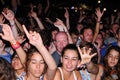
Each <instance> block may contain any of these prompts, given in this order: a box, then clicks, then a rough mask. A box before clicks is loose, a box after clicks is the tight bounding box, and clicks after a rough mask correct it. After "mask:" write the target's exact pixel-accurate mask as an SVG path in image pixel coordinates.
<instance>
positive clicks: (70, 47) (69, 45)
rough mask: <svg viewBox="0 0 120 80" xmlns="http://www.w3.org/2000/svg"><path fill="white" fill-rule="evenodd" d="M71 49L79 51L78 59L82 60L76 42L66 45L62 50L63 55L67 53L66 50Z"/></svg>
mask: <svg viewBox="0 0 120 80" xmlns="http://www.w3.org/2000/svg"><path fill="white" fill-rule="evenodd" d="M69 49H70V50H75V51H77V55H78V59H80V60H81V58H80V54H79V51H78V49H77V47H76V45H75V44H68V45H67V46H66V47H64V48H63V50H62V54H61V56H62V57H63V56H64V54H65V51H66V50H69Z"/></svg>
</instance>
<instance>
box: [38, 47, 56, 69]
mask: <svg viewBox="0 0 120 80" xmlns="http://www.w3.org/2000/svg"><path fill="white" fill-rule="evenodd" d="M36 48H37V49H38V50H39V52H40V53H41V55H42V56H43V58H44V60H45V62H46V64H47V66H48V69H49V70H55V69H56V68H57V66H56V63H55V61H54V59H53V58H52V56H51V54H50V53H49V52H48V51H47V49H46V48H45V46H44V45H37V46H36Z"/></svg>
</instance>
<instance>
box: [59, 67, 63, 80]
mask: <svg viewBox="0 0 120 80" xmlns="http://www.w3.org/2000/svg"><path fill="white" fill-rule="evenodd" d="M58 69H59V71H60V74H61V76H62V80H64V77H63V72H62V69H61V68H60V67H58Z"/></svg>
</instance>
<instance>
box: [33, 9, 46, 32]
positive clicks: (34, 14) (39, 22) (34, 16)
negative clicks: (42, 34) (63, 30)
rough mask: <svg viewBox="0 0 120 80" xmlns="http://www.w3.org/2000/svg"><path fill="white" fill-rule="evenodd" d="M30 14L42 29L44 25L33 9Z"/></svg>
mask: <svg viewBox="0 0 120 80" xmlns="http://www.w3.org/2000/svg"><path fill="white" fill-rule="evenodd" d="M31 16H32V17H33V18H34V19H35V20H36V22H37V24H38V26H39V28H40V30H43V29H44V26H43V24H42V22H41V21H40V20H39V18H38V17H37V14H36V13H35V12H34V11H31Z"/></svg>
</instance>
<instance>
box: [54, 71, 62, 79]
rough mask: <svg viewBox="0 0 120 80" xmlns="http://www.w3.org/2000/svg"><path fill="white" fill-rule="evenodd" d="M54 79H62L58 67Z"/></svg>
mask: <svg viewBox="0 0 120 80" xmlns="http://www.w3.org/2000/svg"><path fill="white" fill-rule="evenodd" d="M54 80H62V78H61V73H60V71H59V70H58V69H57V70H56V73H55V77H54Z"/></svg>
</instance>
